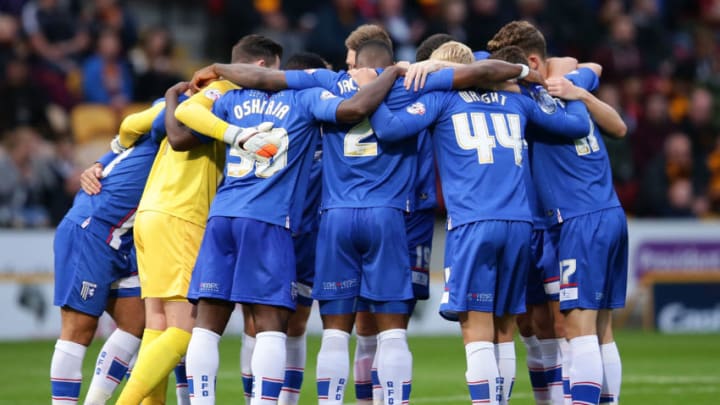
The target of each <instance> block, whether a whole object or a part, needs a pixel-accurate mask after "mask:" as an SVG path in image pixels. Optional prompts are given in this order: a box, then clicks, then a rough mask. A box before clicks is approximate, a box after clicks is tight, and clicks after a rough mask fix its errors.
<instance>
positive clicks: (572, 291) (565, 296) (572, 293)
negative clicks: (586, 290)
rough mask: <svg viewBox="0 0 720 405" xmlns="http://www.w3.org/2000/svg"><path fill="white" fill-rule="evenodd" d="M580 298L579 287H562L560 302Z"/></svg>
mask: <svg viewBox="0 0 720 405" xmlns="http://www.w3.org/2000/svg"><path fill="white" fill-rule="evenodd" d="M576 299H578V288H577V287H568V288H563V287H560V302H562V301H572V300H576Z"/></svg>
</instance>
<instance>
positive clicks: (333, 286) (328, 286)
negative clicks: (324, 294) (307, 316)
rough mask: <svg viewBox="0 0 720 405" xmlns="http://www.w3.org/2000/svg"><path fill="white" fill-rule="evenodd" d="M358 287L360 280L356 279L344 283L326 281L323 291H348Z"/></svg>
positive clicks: (343, 281)
mask: <svg viewBox="0 0 720 405" xmlns="http://www.w3.org/2000/svg"><path fill="white" fill-rule="evenodd" d="M357 285H358V280H357V279H356V278H351V279H348V280H342V281H325V282H323V290H331V291H341V290H347V289H348V288H354V287H357Z"/></svg>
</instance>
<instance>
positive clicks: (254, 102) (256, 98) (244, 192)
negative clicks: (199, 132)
mask: <svg viewBox="0 0 720 405" xmlns="http://www.w3.org/2000/svg"><path fill="white" fill-rule="evenodd" d="M342 100H343V99H342V98H340V97H337V96H335V95H334V94H332V93H331V92H329V91H327V90H324V89H321V88H313V89H307V90H302V91H295V90H285V91H281V92H278V93H275V94H272V95H269V94H267V93H264V92H261V91H257V90H245V89H240V90H233V91H229V92H227V93H226V94H225V95H224V96H223V97H221V98H220V99H219V100H218V101H216V102H215V105H214V106H213V113H214V114H215V115H216V116H218V117H219V118H221V119H223V120H225V121H226V122H228V123H231V124H234V125H237V126H240V127H248V126H253V125H257V124H259V123H261V122H265V121H269V122H272V123H273V124H274V128H273V131H274V132H275V134H276V135H277V136H279V137H280V139H281V141H280V147H279V150H278V153H277V154H276V155H275V157H273V159H272V160H271V161H270V162H268V163H260V162H256V161H254V160H251V159H247V158H244V157H242V156H239V154H238V153H236V152H235V150H234V149H233V148H228V154H227V161H226V166H225V178H224V179H223V181H222V183H221V185H220V187H219V188H218V191H217V194H216V196H215V200H214V201H213V204H212V206H211V207H210V214H209V217H214V216H225V217H243V218H250V219H254V220H257V221H263V222H268V223H271V224H275V225H280V226H283V227H286V228H288V229H291V230H292V231H293V232H297V231H298V230H299V228H300V225H301V218H302V211H303V205H304V202H305V201H304V199H303V197H304V196H305V195H306V193H307V187H308V179H309V176H310V168H311V165H312V161H313V154H314V153H315V149H316V147H315V146H316V144H317V142H318V137H319V136H320V122H335V114H336V111H337V108H338V106H339V105H340V103H341V102H342Z"/></svg>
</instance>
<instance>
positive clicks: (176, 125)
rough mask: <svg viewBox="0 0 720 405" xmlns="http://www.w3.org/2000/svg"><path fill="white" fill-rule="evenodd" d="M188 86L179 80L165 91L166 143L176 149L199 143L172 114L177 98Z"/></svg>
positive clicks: (186, 148)
mask: <svg viewBox="0 0 720 405" xmlns="http://www.w3.org/2000/svg"><path fill="white" fill-rule="evenodd" d="M189 88H190V85H189V83H188V82H180V83H177V84H176V85H174V86H172V87H170V88H169V89H168V90H167V91H166V92H165V109H166V112H165V131H166V132H167V138H168V143H169V144H170V146H172V148H173V149H175V150H177V151H185V150H190V149H192V148H194V147H196V146H198V145H200V143H201V142H200V140H199V139H198V138H197V137H195V136H194V135H193V134H192V132H191V131H190V129H189V128H188V127H186V126H184V125H182V124H181V123H180V121H178V120H177V118H175V114H174V112H175V109H176V108H177V106H178V98H179V97H180V95H181V94H182V93H184V92H185V91H187V90H188V89H189Z"/></svg>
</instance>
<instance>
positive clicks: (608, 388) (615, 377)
mask: <svg viewBox="0 0 720 405" xmlns="http://www.w3.org/2000/svg"><path fill="white" fill-rule="evenodd" d="M600 355H601V356H602V362H603V377H604V378H603V388H602V394H600V398H601V402H603V403H607V404H617V403H618V402H619V398H620V383H621V381H622V362H621V360H620V352H618V348H617V344H615V342H611V343H606V344H604V345H600Z"/></svg>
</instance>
